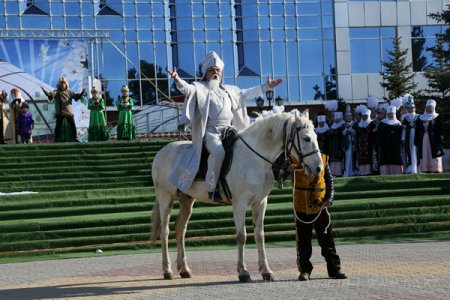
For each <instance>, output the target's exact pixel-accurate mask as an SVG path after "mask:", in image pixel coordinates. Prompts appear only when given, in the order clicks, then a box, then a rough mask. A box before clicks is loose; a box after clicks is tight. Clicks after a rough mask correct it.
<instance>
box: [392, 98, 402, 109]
mask: <svg viewBox="0 0 450 300" xmlns="http://www.w3.org/2000/svg"><path fill="white" fill-rule="evenodd" d="M402 104H403V98H395V99H394V100H391V106H395V108H397V109H398V108H399V107H400V106H402Z"/></svg>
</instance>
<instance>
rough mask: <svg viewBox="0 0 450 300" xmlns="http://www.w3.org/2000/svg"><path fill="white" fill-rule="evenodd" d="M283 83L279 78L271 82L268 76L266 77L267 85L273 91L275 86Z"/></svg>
mask: <svg viewBox="0 0 450 300" xmlns="http://www.w3.org/2000/svg"><path fill="white" fill-rule="evenodd" d="M282 82H283V79H281V78H279V79H275V80H271V79H270V75H267V82H266V83H267V85H268V86H269V87H270V88H271V89H273V88H276V87H277V86H279V85H280V84H281V83H282Z"/></svg>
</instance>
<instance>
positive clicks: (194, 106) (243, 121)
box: [169, 79, 269, 193]
mask: <svg viewBox="0 0 450 300" xmlns="http://www.w3.org/2000/svg"><path fill="white" fill-rule="evenodd" d="M176 86H177V89H178V90H179V91H180V92H181V93H182V94H183V95H185V100H184V105H183V113H182V116H181V120H180V122H181V124H185V125H188V124H190V126H191V129H192V145H189V146H188V147H187V148H186V150H185V151H184V152H183V153H181V155H180V157H179V158H178V161H177V163H176V164H175V168H174V169H173V170H172V172H171V173H170V176H169V181H170V182H171V183H172V184H173V185H175V186H176V187H177V188H178V189H179V190H180V191H182V192H183V193H187V192H188V191H189V189H190V188H191V186H192V182H193V181H194V178H195V175H196V174H197V171H198V168H199V165H200V158H201V153H202V146H203V137H204V136H205V132H206V124H207V121H208V113H209V101H210V99H209V93H210V89H209V87H208V83H207V82H205V81H200V82H194V83H192V84H188V83H187V82H186V81H184V80H182V79H180V81H179V82H177V83H176ZM223 88H224V89H225V91H226V92H227V93H228V96H229V97H230V99H231V105H232V111H233V121H232V124H230V125H232V126H233V127H235V128H236V129H237V130H242V129H244V128H245V127H247V126H248V125H249V124H250V119H249V117H248V115H247V106H246V103H245V101H246V100H249V99H254V98H256V97H258V96H260V95H262V94H263V93H264V92H265V91H267V90H268V89H269V87H268V86H267V84H264V85H261V86H255V87H252V88H249V89H240V88H239V87H237V86H234V85H223Z"/></svg>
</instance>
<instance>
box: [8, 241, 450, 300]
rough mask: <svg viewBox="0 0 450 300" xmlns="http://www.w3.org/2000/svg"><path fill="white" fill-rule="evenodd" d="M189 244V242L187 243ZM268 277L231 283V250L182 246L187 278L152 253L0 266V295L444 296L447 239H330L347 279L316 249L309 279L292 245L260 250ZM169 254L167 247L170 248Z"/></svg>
mask: <svg viewBox="0 0 450 300" xmlns="http://www.w3.org/2000/svg"><path fill="white" fill-rule="evenodd" d="M188 250H189V249H188ZM267 252H268V258H269V262H270V266H271V268H272V270H273V271H274V272H275V276H276V281H275V282H270V283H267V282H263V281H262V280H261V277H260V275H259V274H258V271H257V257H256V251H255V250H253V249H251V250H247V251H246V255H247V257H246V259H247V266H248V267H249V271H250V272H251V274H252V279H253V282H252V283H248V284H239V283H238V282H237V281H238V280H237V274H236V271H235V264H236V262H235V261H236V253H237V250H220V251H217V250H216V251H196V252H193V251H191V252H188V258H189V263H190V267H191V269H192V271H193V272H194V275H195V277H194V278H192V279H181V278H179V277H176V278H175V279H174V280H163V279H162V272H161V256H160V254H136V255H118V256H108V257H107V256H103V257H95V258H85V259H69V260H54V261H44V262H33V263H16V264H5V265H0V299H2V300H6V299H27V300H28V299H94V298H95V299H177V298H178V299H277V298H279V299H283V300H285V299H294V298H296V299H395V300H401V299H427V300H429V299H449V295H450V285H449V284H448V283H449V280H450V241H446V242H423V243H402V244H377V245H370V244H369V245H368V244H364V245H338V252H339V254H340V256H341V260H342V266H343V271H344V272H345V273H346V274H347V275H348V276H349V278H348V279H347V280H333V279H328V278H327V276H326V275H327V273H326V268H325V264H324V261H323V259H322V257H321V256H320V250H319V248H317V247H315V248H314V255H313V258H312V262H313V265H314V266H315V269H314V271H313V274H312V280H310V281H308V282H299V281H297V280H296V279H297V275H298V272H297V270H296V265H295V249H294V248H270V249H267ZM171 255H172V258H173V259H174V258H175V255H174V253H171Z"/></svg>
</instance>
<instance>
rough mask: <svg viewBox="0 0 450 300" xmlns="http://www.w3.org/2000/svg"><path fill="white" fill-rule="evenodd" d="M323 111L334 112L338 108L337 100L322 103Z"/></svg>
mask: <svg viewBox="0 0 450 300" xmlns="http://www.w3.org/2000/svg"><path fill="white" fill-rule="evenodd" d="M324 105H325V109H326V110H328V111H336V110H337V107H338V102H337V100H327V101H325V102H324Z"/></svg>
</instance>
